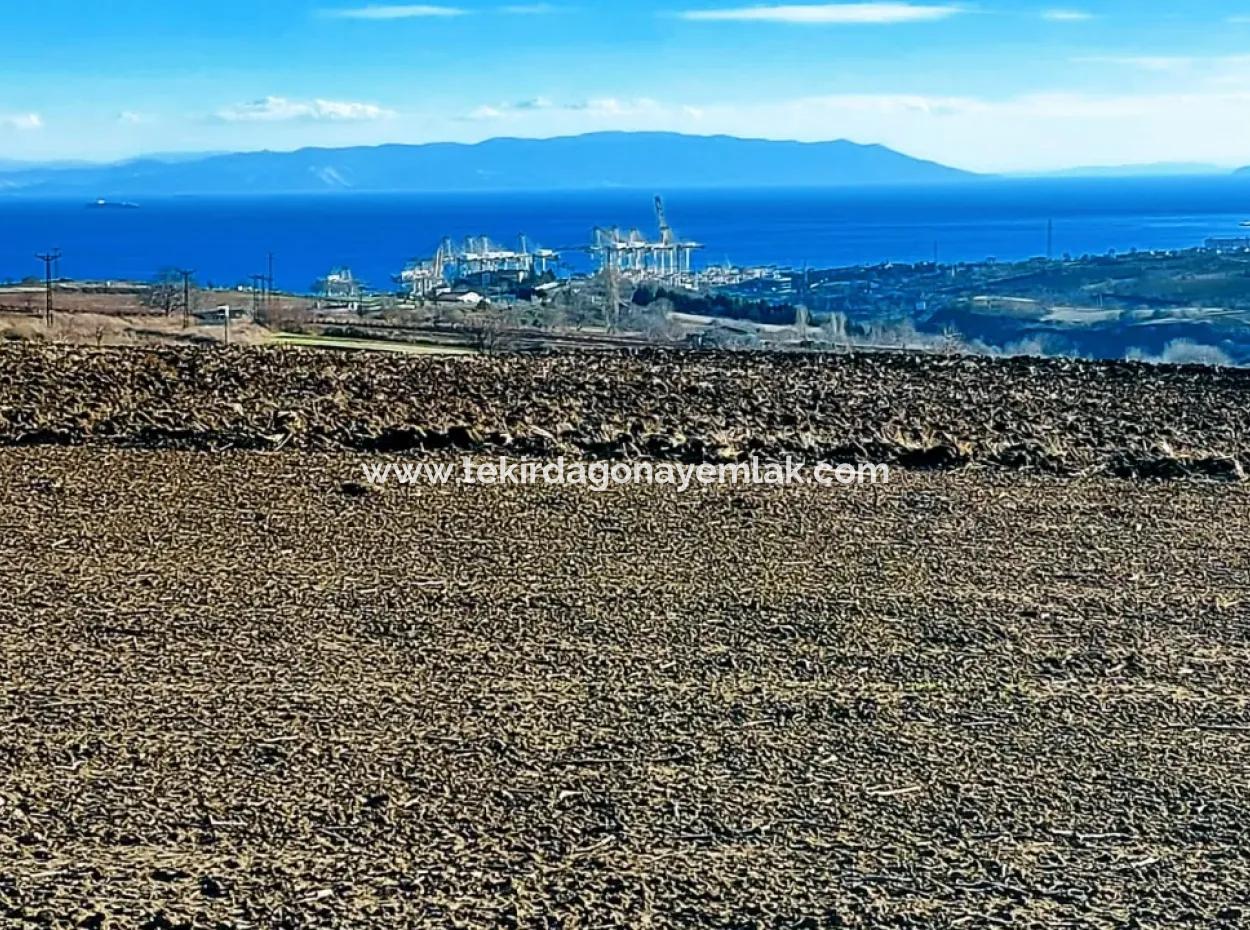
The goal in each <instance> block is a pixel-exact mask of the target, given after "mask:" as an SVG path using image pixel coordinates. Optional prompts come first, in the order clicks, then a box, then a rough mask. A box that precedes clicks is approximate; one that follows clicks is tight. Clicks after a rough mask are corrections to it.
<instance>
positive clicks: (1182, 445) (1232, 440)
mask: <svg viewBox="0 0 1250 930" xmlns="http://www.w3.org/2000/svg"><path fill="white" fill-rule="evenodd" d="M1247 436H1250V372H1244V371H1236V370H1227V369H1225V370H1214V369H1201V368H1184V367H1152V366H1149V365H1144V364H1134V363H1088V362H1074V361H1060V360H1050V361H1038V360H1001V359H1000V360H989V359H978V358H962V357H954V358H942V357H935V356H924V355H921V356H907V355H898V356H895V355H851V356H838V355H799V354H794V355H763V354H718V353H694V354H692V353H683V352H671V351H670V352H665V351H658V350H657V351H646V352H636V353H616V354H611V353H558V354H550V355H537V356H535V355H528V356H495V357H489V358H476V359H463V358H461V359H447V358H434V357H429V358H387V357H381V356H377V355H368V354H358V355H355V356H348V355H341V354H327V353H325V352H323V351H294V350H290V349H284V350H274V349H269V350H265V349H252V350H235V351H230V352H220V351H205V350H198V349H154V350H146V351H138V350H125V351H123V350H102V351H97V350H91V349H82V348H72V347H32V346H29V345H21V344H17V345H8V346H0V442H2V443H7V444H31V443H42V444H47V443H57V444H78V443H93V444H107V445H114V446H131V447H135V446H138V447H144V448H184V449H201V450H212V449H217V450H220V449H228V448H242V449H275V448H300V449H318V450H335V449H337V450H353V451H371V452H388V453H394V452H430V451H438V450H446V449H449V448H458V449H463V450H470V451H474V452H482V453H502V452H506V453H509V454H512V455H526V456H551V455H557V454H562V455H570V456H586V457H594V458H627V459H628V458H640V457H645V458H656V459H680V460H686V461H692V460H693V461H718V460H736V459H743V458H746V457H750V456H758V457H760V458H780V457H783V456H794V457H796V458H801V459H804V460H808V461H816V460H826V461H861V462H864V461H871V462H886V463H890V464H896V465H901V466H904V467H909V468H959V467H963V466H967V465H978V466H991V467H996V468H1003V469H1011V470H1019V469H1023V470H1030V471H1045V472H1056V473H1063V474H1086V475H1087V474H1092V473H1095V472H1106V473H1110V474H1114V475H1119V476H1128V477H1162V478H1174V477H1183V476H1199V477H1219V478H1237V479H1240V478H1242V477H1244V469H1245V465H1246V463H1247V461H1250V453H1248V452H1247V449H1246V445H1245V442H1246V437H1247Z"/></svg>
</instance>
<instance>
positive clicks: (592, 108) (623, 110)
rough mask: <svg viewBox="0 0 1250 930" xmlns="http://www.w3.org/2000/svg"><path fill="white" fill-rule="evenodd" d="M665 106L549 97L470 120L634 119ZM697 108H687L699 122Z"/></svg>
mask: <svg viewBox="0 0 1250 930" xmlns="http://www.w3.org/2000/svg"><path fill="white" fill-rule="evenodd" d="M664 111H665V108H664V105H663V104H661V103H659V102H658V101H656V100H652V99H651V98H649V97H635V98H628V99H622V98H619V97H596V98H593V99H590V100H579V101H573V102H566V103H558V102H556V101H554V100H551V99H550V98H548V97H532V98H530V99H528V100H516V101H513V102H510V103H497V104H487V105H485V106H480V107H477V108H476V109H474V110H472V111H470V112H469V114H468V117H467V118H468V119H470V120H499V119H508V118H515V119H520V118H523V117H527V116H533V115H536V114H540V113H565V114H570V113H577V114H582V115H584V116H589V117H631V116H638V115H643V114H648V113H650V114H663V113H664ZM697 113H698V110H697V108H694V107H690V108H687V114H688V115H690V116H692V117H695V118H697Z"/></svg>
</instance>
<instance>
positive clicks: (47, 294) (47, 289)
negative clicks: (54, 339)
mask: <svg viewBox="0 0 1250 930" xmlns="http://www.w3.org/2000/svg"><path fill="white" fill-rule="evenodd" d="M35 258H37V259H39V260H40V261H41V262H43V280H44V298H45V302H44V316H43V322H44V325H45V326H47V327H48V329H51V328H52V266H53V265H54V264H57V263H59V262H60V260H61V250H60V249H53V250H52V251H51V252H41V253H39V254H38V255H36V256H35Z"/></svg>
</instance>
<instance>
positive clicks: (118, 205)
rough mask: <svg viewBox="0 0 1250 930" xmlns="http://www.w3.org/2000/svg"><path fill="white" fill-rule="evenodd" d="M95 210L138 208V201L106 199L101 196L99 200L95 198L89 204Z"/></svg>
mask: <svg viewBox="0 0 1250 930" xmlns="http://www.w3.org/2000/svg"><path fill="white" fill-rule="evenodd" d="M87 206H88V207H91V208H92V209H93V210H138V209H139V205H138V204H137V203H131V202H130V201H129V200H105V199H104V198H103V197H101V198H100V199H99V200H93V201H92V202H91V203H89V204H87Z"/></svg>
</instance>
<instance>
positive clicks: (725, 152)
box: [0, 133, 973, 198]
mask: <svg viewBox="0 0 1250 930" xmlns="http://www.w3.org/2000/svg"><path fill="white" fill-rule="evenodd" d="M968 177H973V175H969V174H967V173H966V172H962V171H959V170H957V169H954V168H948V167H946V166H944V165H939V164H936V163H934V162H928V161H921V160H919V159H915V158H910V157H908V156H907V155H903V154H901V153H899V152H895V151H893V150H891V149H888V148H884V147H882V146H878V145H859V144H857V143H854V142H847V141H835V142H816V143H801V142H774V141H768V140H762V139H738V138H733V137H729V136H687V135H679V134H675V133H594V134H590V135H583V136H568V137H564V138H557V139H490V140H487V141H485V142H481V143H478V144H476V145H462V144H458V143H431V144H428V145H380V146H370V147H357V148H340V149H322V148H308V149H300V150H299V151H295V152H247V153H237V154H227V155H210V156H205V157H201V158H194V159H190V160H181V161H171V160H168V159H165V158H145V159H137V160H133V161H127V162H121V163H117V164H110V165H92V166H77V167H68V168H67V167H64V166H59V167H56V168H35V169H27V170H14V171H9V172H6V173H5V174H4V175H3V176H2V177H0V190H7V191H9V192H15V193H23V194H40V195H47V196H58V195H82V196H86V197H121V196H124V197H131V198H133V197H142V196H155V195H173V194H217V195H230V194H257V193H264V194H281V193H317V192H327V191H372V192H391V191H396V192H398V191H405V192H414V191H433V190H443V191H445V190H472V191H505V190H556V189H570V190H576V189H596V188H610V187H625V188H631V187H632V188H651V187H657V188H658V187H663V188H664V189H666V190H673V189H677V188H682V187H771V186H787V187H829V186H835V185H842V184H909V183H925V182H941V181H952V180H958V179H961V178H968Z"/></svg>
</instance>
